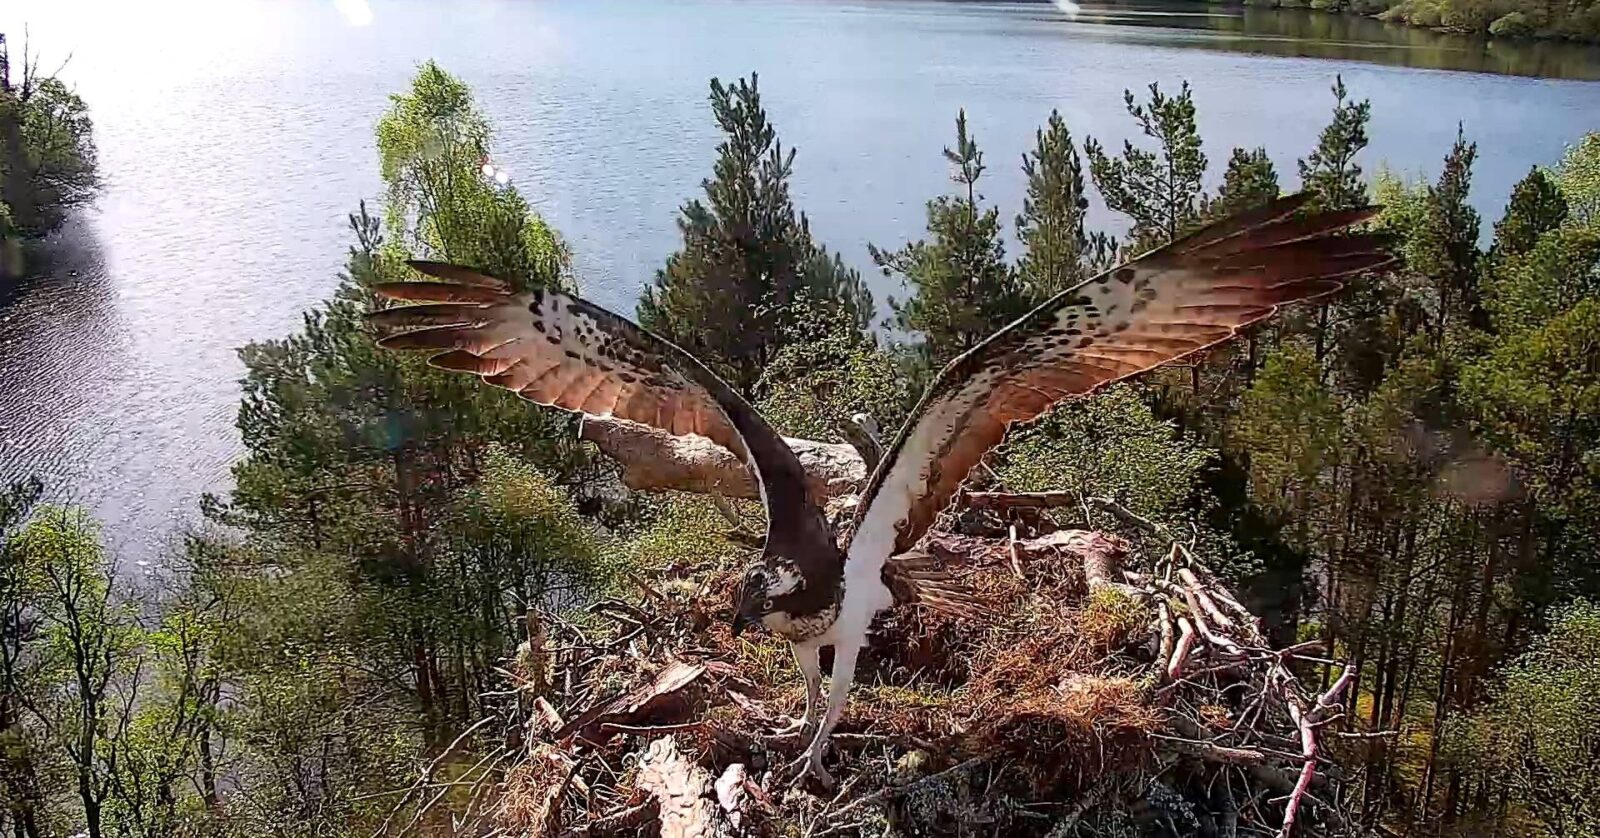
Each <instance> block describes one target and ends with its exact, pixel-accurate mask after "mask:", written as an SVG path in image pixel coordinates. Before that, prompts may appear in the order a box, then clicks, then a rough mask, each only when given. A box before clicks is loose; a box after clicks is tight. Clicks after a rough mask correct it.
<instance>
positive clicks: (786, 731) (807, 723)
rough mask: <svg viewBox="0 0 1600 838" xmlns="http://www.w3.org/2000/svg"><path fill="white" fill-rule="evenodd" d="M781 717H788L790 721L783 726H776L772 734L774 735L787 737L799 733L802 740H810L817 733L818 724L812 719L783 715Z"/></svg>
mask: <svg viewBox="0 0 1600 838" xmlns="http://www.w3.org/2000/svg"><path fill="white" fill-rule="evenodd" d="M780 718H783V719H787V720H788V721H787V722H785V723H784V725H783V726H782V727H775V728H773V729H772V735H773V736H774V737H777V738H780V739H787V738H789V737H791V736H796V735H798V736H799V737H800V741H801V742H809V741H811V736H812V734H814V733H816V731H817V728H816V725H815V724H814V723H813V722H812V721H811V720H810V719H806V718H799V719H797V718H795V717H793V716H781V717H780Z"/></svg>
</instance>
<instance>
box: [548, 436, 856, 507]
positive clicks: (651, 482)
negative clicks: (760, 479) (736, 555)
mask: <svg viewBox="0 0 1600 838" xmlns="http://www.w3.org/2000/svg"><path fill="white" fill-rule="evenodd" d="M578 437H579V438H580V439H585V440H588V441H590V442H593V443H594V444H595V445H596V446H598V447H599V448H600V450H601V451H604V452H605V453H606V454H607V455H608V456H610V457H611V458H612V459H614V460H616V461H617V462H618V463H619V464H620V465H621V466H622V482H623V484H624V485H626V486H627V487H628V488H630V489H635V490H640V491H645V490H652V489H677V490H680V491H685V492H698V493H701V494H712V493H713V492H720V493H721V494H723V495H724V496H727V497H735V498H749V499H754V498H756V497H759V494H758V493H757V491H756V481H755V478H754V477H753V476H752V475H751V474H750V472H749V470H748V469H746V468H745V466H744V464H743V463H741V462H739V459H738V458H737V457H735V456H734V455H733V452H732V451H729V450H728V449H726V448H723V447H722V446H720V445H718V444H716V443H714V442H712V441H711V440H709V439H706V438H704V437H700V436H673V435H672V434H669V433H667V432H666V431H662V430H659V429H656V428H652V427H650V426H648V425H641V424H639V423H637V422H629V421H627V420H626V419H616V418H612V417H603V418H596V417H592V416H586V417H584V420H583V424H582V426H581V427H580V429H579V431H578ZM786 441H787V442H788V443H789V447H790V448H793V449H794V452H795V454H796V455H798V456H799V457H800V465H801V467H803V468H804V469H805V472H806V486H807V488H808V489H810V491H811V496H812V497H813V498H816V499H818V500H819V501H820V500H827V499H829V498H833V497H837V496H839V495H843V494H847V493H849V492H852V491H855V490H856V489H858V488H860V486H861V484H862V482H863V481H865V480H866V479H867V467H866V464H865V463H864V462H862V460H861V455H860V454H859V453H857V452H856V449H855V448H853V447H851V446H849V445H844V444H836V443H829V442H815V441H813V440H809V439H787V440H786Z"/></svg>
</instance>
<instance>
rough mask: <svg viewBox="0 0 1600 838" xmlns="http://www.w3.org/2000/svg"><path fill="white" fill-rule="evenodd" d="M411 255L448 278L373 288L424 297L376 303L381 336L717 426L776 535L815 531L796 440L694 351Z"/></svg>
mask: <svg viewBox="0 0 1600 838" xmlns="http://www.w3.org/2000/svg"><path fill="white" fill-rule="evenodd" d="M409 264H410V265H411V267H413V268H415V269H416V270H417V271H419V272H421V273H423V274H427V275H428V276H432V277H436V278H438V279H440V280H444V281H442V282H393V283H385V284H382V285H379V286H377V287H376V288H374V289H373V290H374V291H375V292H376V293H377V294H378V295H379V296H380V297H384V298H387V299H390V300H398V301H405V302H413V303H419V305H406V306H396V307H393V308H386V309H382V310H380V311H374V312H372V313H370V314H368V315H367V318H368V320H369V321H370V322H371V323H372V324H373V325H374V326H376V327H377V328H378V329H379V330H380V332H382V333H383V334H385V335H386V336H385V337H382V338H381V339H380V340H379V341H378V344H379V345H380V346H383V347H385V348H387V349H402V350H418V351H426V352H430V353H432V354H431V355H430V356H429V358H428V363H429V364H430V365H431V366H434V367H438V368H440V369H445V370H454V371H457V372H466V373H472V374H474V375H477V376H479V377H480V378H482V379H483V380H484V381H485V382H487V383H489V384H492V385H494V386H496V387H503V388H505V389H507V390H511V391H513V392H515V393H517V394H518V395H520V396H522V397H523V398H525V399H527V400H529V401H532V402H537V403H538V404H543V405H549V406H551V407H558V408H562V409H564V410H570V411H574V412H580V413H585V414H588V415H591V416H614V417H617V418H621V419H627V420H630V421H633V422H639V423H641V424H645V425H650V426H652V427H656V428H660V429H662V430H665V431H667V432H669V433H672V434H676V435H686V434H698V435H700V436H704V437H707V438H709V439H711V440H712V441H713V442H716V443H718V444H719V445H722V446H724V447H726V448H728V449H730V450H732V451H733V452H734V453H735V454H737V455H739V456H740V457H741V458H743V459H744V460H745V462H746V463H747V464H749V465H750V466H751V467H752V469H753V470H754V471H755V472H756V478H757V483H758V484H759V486H760V488H761V494H762V498H763V499H764V501H765V502H766V506H767V515H768V521H769V524H768V536H769V539H770V538H771V537H772V536H773V535H775V534H780V535H786V536H788V537H789V540H791V541H793V540H795V539H797V538H804V537H808V536H809V535H810V530H811V529H813V528H815V527H816V525H817V522H819V521H821V520H822V517H821V512H820V511H818V510H817V509H816V508H815V506H814V505H813V504H812V503H811V502H810V499H809V498H808V497H807V496H806V488H805V473H804V471H803V470H802V468H801V466H800V461H799V460H798V459H796V457H795V455H794V452H793V451H792V450H791V449H790V448H789V446H788V445H787V444H785V443H784V441H783V439H782V437H780V436H779V435H778V433H777V432H776V431H774V430H773V429H772V427H771V426H770V425H768V424H767V422H766V420H765V419H763V418H762V417H761V415H760V414H758V413H757V412H756V411H755V409H754V408H752V407H751V406H750V404H749V403H748V402H746V401H745V400H744V399H743V398H742V397H741V396H739V394H738V393H735V392H734V391H733V390H732V389H730V388H729V387H728V386H727V385H726V384H724V383H723V382H722V380H721V379H719V378H718V377H717V376H716V375H715V374H713V373H712V372H711V371H710V370H708V369H706V367H705V365H703V364H701V363H700V362H699V361H698V360H696V359H695V358H694V357H693V356H691V355H690V354H689V353H687V352H685V351H683V350H682V349H680V348H678V347H677V346H675V345H673V344H672V343H670V342H668V341H667V340H665V339H663V338H660V337H657V336H656V335H653V334H651V333H650V332H647V331H645V330H644V329H642V328H640V327H639V326H636V325H634V324H633V323H632V322H630V321H628V320H627V319H626V318H623V317H621V316H619V315H616V314H613V313H611V312H609V311H607V310H605V309H603V308H601V307H599V306H597V305H594V304H593V303H589V302H587V301H585V300H581V299H578V298H577V297H573V296H571V295H569V294H564V293H561V292H559V291H551V290H544V289H532V290H528V291H523V292H515V291H513V290H512V289H511V288H510V286H508V285H507V284H506V283H504V282H502V281H500V280H498V279H495V278H493V277H489V276H485V275H484V274H481V273H479V272H477V271H475V270H472V269H471V268H465V267H461V266H459V265H447V264H442V263H439V262H422V261H416V262H411V263H409ZM822 526H823V528H824V530H823V531H824V533H826V524H825V523H823V524H822Z"/></svg>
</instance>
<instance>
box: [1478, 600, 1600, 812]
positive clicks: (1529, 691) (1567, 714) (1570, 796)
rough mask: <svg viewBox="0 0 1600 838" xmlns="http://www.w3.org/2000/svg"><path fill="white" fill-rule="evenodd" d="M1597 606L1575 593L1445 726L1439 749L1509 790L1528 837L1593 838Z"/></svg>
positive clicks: (1599, 758) (1598, 719)
mask: <svg viewBox="0 0 1600 838" xmlns="http://www.w3.org/2000/svg"><path fill="white" fill-rule="evenodd" d="M1596 659H1600V606H1597V605H1596V604H1595V603H1593V602H1589V601H1584V600H1579V601H1578V602H1576V603H1574V604H1572V605H1571V606H1568V607H1567V608H1566V609H1564V610H1562V611H1561V612H1559V613H1558V614H1556V615H1555V619H1554V620H1553V623H1552V625H1551V628H1550V631H1549V633H1547V634H1545V635H1543V636H1541V637H1539V638H1538V639H1537V640H1536V641H1534V643H1533V644H1532V646H1531V647H1530V648H1529V649H1528V651H1526V652H1523V653H1522V654H1521V655H1518V656H1517V657H1516V659H1515V660H1513V661H1512V662H1511V663H1510V664H1509V665H1508V666H1507V667H1506V671H1505V681H1504V683H1503V684H1502V685H1500V686H1499V687H1498V688H1496V689H1495V690H1494V692H1493V694H1492V696H1491V698H1490V701H1489V702H1488V703H1487V704H1486V705H1485V706H1484V707H1483V708H1481V709H1479V710H1477V711H1475V712H1473V713H1472V714H1471V715H1470V716H1466V717H1464V718H1462V719H1461V720H1460V721H1458V722H1457V723H1456V724H1454V725H1453V726H1452V727H1451V729H1450V731H1449V734H1450V735H1449V740H1448V742H1449V749H1448V751H1447V756H1449V757H1450V758H1451V759H1452V760H1453V761H1454V762H1455V763H1456V764H1458V765H1460V766H1462V767H1463V769H1464V770H1465V771H1467V772H1469V773H1472V774H1482V775H1489V776H1493V777H1494V778H1495V781H1496V782H1497V783H1500V784H1503V785H1504V786H1505V787H1507V788H1509V789H1510V790H1511V791H1512V794H1513V799H1514V800H1515V801H1516V803H1517V805H1518V807H1519V808H1523V809H1525V810H1526V812H1527V814H1529V815H1531V816H1532V818H1533V819H1534V821H1535V823H1536V824H1537V826H1536V830H1537V831H1535V832H1532V833H1531V834H1537V835H1550V836H1579V837H1580V838H1593V836H1597V835H1600V668H1597V667H1596V666H1595V665H1594V662H1595V660H1596Z"/></svg>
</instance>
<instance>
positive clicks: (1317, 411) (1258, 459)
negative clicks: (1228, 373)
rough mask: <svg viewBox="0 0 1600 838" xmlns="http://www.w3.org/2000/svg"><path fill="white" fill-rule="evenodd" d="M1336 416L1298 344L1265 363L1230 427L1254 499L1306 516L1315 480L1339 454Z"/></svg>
mask: <svg viewBox="0 0 1600 838" xmlns="http://www.w3.org/2000/svg"><path fill="white" fill-rule="evenodd" d="M1340 414H1341V411H1340V407H1339V404H1338V402H1337V400H1336V399H1335V398H1334V396H1333V395H1332V394H1331V393H1329V392H1328V390H1327V388H1326V387H1324V386H1323V383H1322V381H1321V375H1320V370H1319V367H1318V365H1317V363H1316V358H1315V356H1314V355H1313V354H1312V353H1311V351H1310V349H1309V348H1308V347H1306V346H1305V345H1304V344H1303V343H1299V342H1295V343H1290V344H1286V345H1285V346H1284V347H1283V348H1282V349H1280V350H1279V351H1278V352H1275V353H1273V355H1272V356H1271V357H1269V358H1268V359H1267V362H1266V363H1265V364H1264V365H1263V366H1262V368H1261V372H1260V373H1259V374H1258V375H1257V377H1256V380H1255V383H1254V385H1252V386H1251V388H1250V389H1249V391H1247V392H1246V393H1245V395H1244V398H1243V400H1242V401H1241V403H1240V405H1239V413H1238V415H1237V417H1236V418H1235V419H1234V422H1233V439H1234V442H1235V444H1237V445H1238V446H1240V447H1241V448H1242V449H1244V450H1246V451H1249V452H1250V474H1251V477H1252V478H1253V480H1254V481H1255V485H1256V491H1257V497H1258V498H1260V499H1262V500H1263V501H1264V502H1266V503H1268V504H1272V505H1277V506H1282V507H1285V508H1289V509H1298V510H1300V511H1302V512H1303V511H1305V509H1306V506H1307V504H1308V503H1309V500H1310V497H1311V492H1312V490H1313V488H1314V486H1315V484H1316V482H1317V480H1318V478H1319V476H1320V475H1321V474H1322V473H1323V472H1324V470H1325V469H1326V468H1327V467H1329V466H1330V465H1331V464H1332V463H1333V462H1334V461H1335V458H1336V457H1337V455H1338V454H1339V452H1340V446H1339V437H1340V431H1341V428H1342V424H1343V423H1342V420H1341V415H1340Z"/></svg>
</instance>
